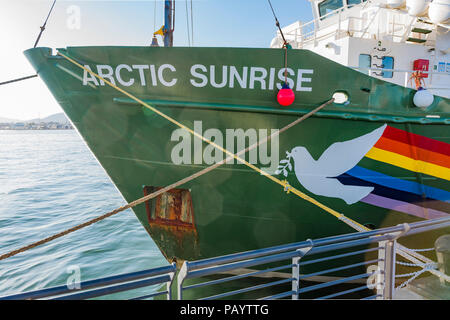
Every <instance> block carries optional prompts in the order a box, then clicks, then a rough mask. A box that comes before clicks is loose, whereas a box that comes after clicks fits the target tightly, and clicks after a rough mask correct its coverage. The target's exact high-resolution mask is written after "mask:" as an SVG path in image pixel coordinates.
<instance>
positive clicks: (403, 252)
mask: <svg viewBox="0 0 450 320" xmlns="http://www.w3.org/2000/svg"><path fill="white" fill-rule="evenodd" d="M269 2H270V1H269ZM58 55H60V56H62V57H64V58H65V59H67V60H68V61H70V62H71V63H73V64H74V65H76V66H78V67H79V68H81V69H83V70H84V71H85V72H88V73H89V74H91V75H92V76H94V77H96V78H98V79H100V80H102V81H103V82H105V83H107V84H108V85H109V86H110V87H112V88H114V89H116V90H117V91H119V92H121V93H123V94H125V95H126V96H128V97H130V98H131V99H132V100H134V101H136V102H138V103H140V104H141V105H143V106H144V107H146V108H148V109H150V110H152V111H153V112H155V113H156V114H158V115H160V116H162V117H163V118H165V119H167V120H168V121H170V122H172V123H174V124H175V125H177V126H179V127H180V128H183V129H185V130H187V131H188V132H190V133H191V134H193V135H194V136H196V137H198V138H200V139H201V140H203V141H205V142H207V143H209V144H210V145H212V146H214V147H215V148H217V149H219V150H221V151H222V152H224V153H226V154H228V155H230V156H232V157H233V158H235V159H236V160H238V161H239V162H241V163H243V164H245V165H246V166H248V167H250V168H251V169H253V170H255V171H257V172H259V173H260V174H261V175H263V176H265V177H267V178H268V179H270V180H272V181H274V182H276V183H278V184H280V185H281V186H283V188H284V189H285V190H287V191H288V192H292V193H294V194H296V195H297V196H299V197H300V198H302V199H304V200H306V201H308V202H310V203H312V204H314V205H316V206H318V207H319V208H321V209H323V210H324V211H326V212H328V213H330V214H332V215H333V216H335V217H336V218H338V219H339V220H340V221H342V222H344V223H345V224H347V225H348V226H350V227H351V228H353V229H355V230H357V231H359V232H364V231H370V229H369V228H367V227H366V226H363V225H362V224H360V223H358V222H356V221H355V220H353V219H350V218H348V217H346V216H345V215H343V214H341V213H339V212H337V211H335V210H333V209H331V208H329V207H327V206H325V205H323V204H322V203H320V202H319V201H317V200H315V199H314V198H312V197H310V196H308V195H306V194H304V193H303V192H301V191H299V190H297V189H296V188H294V187H292V186H290V185H289V183H288V182H287V181H281V180H279V179H277V178H275V177H273V176H271V175H269V174H267V173H266V172H264V171H263V170H261V169H259V168H258V167H256V166H254V165H252V164H251V163H249V162H247V161H245V160H243V159H241V158H239V157H238V156H237V155H236V154H233V153H231V152H230V151H228V150H226V149H224V148H222V147H221V146H219V145H217V144H216V143H214V142H212V141H210V140H208V139H206V138H205V137H203V136H202V135H200V134H198V133H197V132H195V131H193V130H192V129H190V128H188V127H186V126H185V125H183V124H181V123H180V122H178V121H176V120H175V119H173V118H171V117H169V116H168V115H166V114H164V113H163V112H161V111H159V110H158V109H156V108H154V107H152V106H150V105H149V104H147V103H145V102H144V101H142V100H141V99H139V98H137V97H135V96H134V95H132V94H131V93H129V92H127V91H125V90H123V89H121V88H119V87H117V86H116V85H114V84H113V83H111V82H109V81H108V80H106V79H104V78H102V77H101V76H99V75H98V74H96V73H95V72H93V71H92V70H89V69H88V68H86V67H84V66H83V65H81V64H79V63H78V62H76V61H75V60H74V59H72V58H70V57H68V56H67V55H65V54H63V53H61V52H60V51H58ZM332 101H334V99H331V100H329V101H328V102H326V103H331V102H332ZM397 248H398V254H399V255H400V256H402V257H403V258H405V259H407V260H410V261H411V262H414V263H423V262H422V261H424V262H425V263H433V262H434V261H432V260H430V259H428V258H427V257H425V256H423V255H421V254H419V253H417V252H414V251H409V252H407V250H408V249H407V248H406V247H404V246H403V245H401V244H399V243H397ZM421 260H422V261H421ZM427 271H429V272H431V273H433V274H434V275H436V276H439V277H444V278H445V277H448V276H446V275H445V274H443V273H442V272H440V271H439V270H435V269H427Z"/></svg>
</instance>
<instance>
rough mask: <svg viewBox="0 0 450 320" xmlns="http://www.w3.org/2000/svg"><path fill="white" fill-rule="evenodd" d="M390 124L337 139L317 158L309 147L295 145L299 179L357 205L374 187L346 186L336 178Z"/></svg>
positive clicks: (319, 192)
mask: <svg viewBox="0 0 450 320" xmlns="http://www.w3.org/2000/svg"><path fill="white" fill-rule="evenodd" d="M385 128H386V124H385V125H383V126H382V127H380V128H378V129H375V130H374V131H372V132H370V133H368V134H365V135H363V136H361V137H358V138H355V139H352V140H348V141H344V142H336V143H333V144H332V145H331V146H329V147H328V149H326V150H325V151H324V152H323V153H322V155H321V156H320V158H319V159H318V160H314V159H313V157H312V156H311V155H310V153H309V152H308V150H306V148H305V147H295V148H294V149H292V151H291V153H290V157H292V158H293V159H294V171H295V175H296V176H297V179H298V181H299V182H300V183H301V184H302V186H303V187H305V188H306V189H307V190H309V191H310V192H312V193H314V194H316V195H321V196H326V197H333V198H339V199H342V200H344V201H345V202H346V203H347V204H353V203H356V202H358V201H359V200H361V199H362V198H364V197H366V196H367V195H368V194H369V193H371V192H372V191H373V189H374V188H373V187H361V186H349V185H343V184H342V183H340V182H339V180H337V179H335V177H337V176H339V175H341V174H343V173H345V172H346V171H348V170H350V169H351V168H353V167H354V166H356V164H357V163H358V162H359V161H360V160H361V159H362V158H363V157H364V156H365V155H366V153H367V152H369V150H370V149H371V148H372V147H373V145H374V144H375V143H376V142H377V141H378V140H379V139H380V137H381V135H382V134H383V132H384V130H385Z"/></svg>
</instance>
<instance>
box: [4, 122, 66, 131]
mask: <svg viewBox="0 0 450 320" xmlns="http://www.w3.org/2000/svg"><path fill="white" fill-rule="evenodd" d="M0 130H73V126H72V125H71V124H70V123H59V122H40V123H34V122H31V123H24V122H16V123H0Z"/></svg>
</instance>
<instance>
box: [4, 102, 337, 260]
mask: <svg viewBox="0 0 450 320" xmlns="http://www.w3.org/2000/svg"><path fill="white" fill-rule="evenodd" d="M333 100H334V99H331V100H329V101H327V102H325V103H323V104H321V105H320V106H318V107H317V108H315V109H314V110H311V111H310V112H308V113H307V114H305V115H303V116H302V117H300V118H298V119H296V120H295V121H293V122H291V123H289V124H288V125H286V126H284V127H283V128H281V129H280V130H278V131H276V132H274V133H272V134H271V135H270V136H268V137H266V138H264V139H262V140H260V141H259V142H256V143H254V144H253V145H251V146H249V147H247V148H246V149H244V150H241V151H239V152H238V153H237V154H236V155H237V156H239V155H241V154H243V153H246V152H248V151H250V150H252V149H254V148H255V147H257V146H259V145H261V144H263V143H266V142H267V141H269V140H271V139H272V138H274V137H275V136H277V135H279V134H281V133H283V132H284V131H286V130H288V129H290V128H292V127H293V126H295V125H296V124H298V123H300V122H302V121H303V120H306V119H307V118H309V117H311V116H312V115H313V114H315V113H316V112H318V111H319V110H321V109H322V108H324V107H325V106H327V105H329V104H330V103H332V102H333ZM233 158H234V157H233V156H229V157H228V158H226V159H224V160H222V161H220V162H217V163H216V164H214V165H211V166H209V167H207V168H205V169H203V170H200V171H198V172H196V173H194V174H192V175H190V176H188V177H186V178H184V179H182V180H179V181H177V182H175V183H173V184H171V185H168V186H166V187H164V188H162V189H160V190H158V191H156V192H153V193H151V194H149V195H147V196H144V197H142V198H139V199H137V200H135V201H133V202H130V203H128V204H126V205H124V206H122V207H119V208H117V209H115V210H113V211H110V212H108V213H105V214H103V215H101V216H99V217H97V218H94V219H91V220H89V221H86V222H84V223H81V224H79V225H76V226H74V227H72V228H70V229H67V230H64V231H62V232H59V233H56V234H54V235H52V236H50V237H47V238H45V239H42V240H39V241H36V242H33V243H31V244H29V245H26V246H24V247H21V248H19V249H16V250H13V251H10V252H8V253H5V254H2V255H0V260H4V259H6V258H9V257H12V256H15V255H17V254H19V253H21V252H24V251H27V250H30V249H32V248H35V247H37V246H40V245H42V244H44V243H47V242H50V241H52V240H55V239H57V238H60V237H62V236H65V235H67V234H69V233H72V232H75V231H77V230H80V229H82V228H85V227H87V226H90V225H92V224H94V223H96V222H99V221H101V220H104V219H106V218H108V217H111V216H113V215H115V214H117V213H119V212H122V211H125V210H127V209H130V208H133V207H135V206H137V205H139V204H141V203H144V202H146V201H148V200H151V199H153V198H155V197H157V196H159V195H161V194H163V193H165V192H167V191H169V190H172V189H174V188H176V187H178V186H180V185H183V184H185V183H188V182H190V181H192V180H194V179H196V178H198V177H200V176H202V175H204V174H206V173H208V172H210V171H212V170H214V169H216V168H218V167H220V166H221V165H223V164H224V163H225V162H227V161H229V160H231V159H233Z"/></svg>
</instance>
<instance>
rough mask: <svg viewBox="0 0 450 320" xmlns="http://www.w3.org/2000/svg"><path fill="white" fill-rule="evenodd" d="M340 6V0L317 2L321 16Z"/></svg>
mask: <svg viewBox="0 0 450 320" xmlns="http://www.w3.org/2000/svg"><path fill="white" fill-rule="evenodd" d="M342 7H343V4H342V0H325V1H323V2H321V3H320V4H319V12H320V16H321V17H323V16H324V15H326V14H328V13H330V12H332V11H335V10H337V9H339V8H342Z"/></svg>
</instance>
